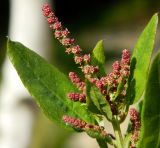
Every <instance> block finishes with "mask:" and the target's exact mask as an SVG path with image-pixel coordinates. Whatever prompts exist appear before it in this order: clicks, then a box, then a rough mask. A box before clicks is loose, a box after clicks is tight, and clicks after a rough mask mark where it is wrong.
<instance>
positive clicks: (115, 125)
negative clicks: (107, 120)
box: [112, 117, 123, 148]
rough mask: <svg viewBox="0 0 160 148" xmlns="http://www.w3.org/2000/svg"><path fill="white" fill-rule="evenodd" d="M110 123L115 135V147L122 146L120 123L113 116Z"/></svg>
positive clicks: (119, 147) (121, 147) (120, 147)
mask: <svg viewBox="0 0 160 148" xmlns="http://www.w3.org/2000/svg"><path fill="white" fill-rule="evenodd" d="M112 125H113V129H114V133H115V137H116V145H117V148H123V137H122V133H121V129H120V123H119V122H118V120H117V119H116V118H115V117H113V120H112Z"/></svg>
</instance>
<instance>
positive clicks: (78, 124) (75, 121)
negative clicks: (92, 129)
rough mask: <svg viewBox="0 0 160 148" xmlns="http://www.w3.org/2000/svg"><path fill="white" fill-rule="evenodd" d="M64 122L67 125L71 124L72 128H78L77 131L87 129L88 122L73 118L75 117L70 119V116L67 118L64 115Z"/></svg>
mask: <svg viewBox="0 0 160 148" xmlns="http://www.w3.org/2000/svg"><path fill="white" fill-rule="evenodd" d="M63 121H64V122H65V123H66V124H69V125H70V126H72V127H74V128H76V129H81V130H82V131H83V129H84V128H85V126H86V124H87V123H86V122H84V121H82V120H80V119H76V118H73V117H70V116H66V115H64V116H63Z"/></svg>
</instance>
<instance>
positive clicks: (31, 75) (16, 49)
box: [7, 40, 95, 127]
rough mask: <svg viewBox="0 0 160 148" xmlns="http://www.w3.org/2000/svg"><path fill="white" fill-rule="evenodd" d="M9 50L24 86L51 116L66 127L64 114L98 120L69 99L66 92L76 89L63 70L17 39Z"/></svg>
mask: <svg viewBox="0 0 160 148" xmlns="http://www.w3.org/2000/svg"><path fill="white" fill-rule="evenodd" d="M7 51H8V56H9V58H10V60H11V62H12V64H13V65H14V67H15V69H16V70H17V72H18V74H19V76H20V78H21V80H22V82H23V84H24V86H25V87H26V88H27V89H28V91H29V92H30V94H31V95H32V96H33V97H34V98H35V100H36V102H37V104H38V105H39V106H40V107H41V109H42V110H43V112H44V113H45V114H46V116H48V118H50V119H51V120H52V121H56V122H57V123H58V124H59V125H61V126H65V127H67V126H66V124H65V123H64V122H63V121H62V116H63V115H68V116H72V117H75V118H80V119H82V120H84V121H85V122H89V123H91V124H94V122H95V120H94V118H93V116H92V114H91V113H90V112H89V111H88V110H87V109H86V106H85V105H82V104H81V103H79V102H72V101H71V100H69V99H67V97H66V95H67V93H68V92H75V91H77V89H76V88H75V87H74V86H73V84H72V83H71V82H70V81H69V80H68V78H67V77H66V76H65V75H64V74H63V73H61V72H60V71H59V70H58V69H57V68H55V67H54V66H52V65H50V64H48V63H47V62H46V61H45V60H44V59H43V58H42V57H40V56H39V55H38V54H36V53H35V52H33V51H31V50H30V49H28V48H26V47H24V46H23V45H22V44H20V43H18V42H12V41H10V40H9V41H8V49H7Z"/></svg>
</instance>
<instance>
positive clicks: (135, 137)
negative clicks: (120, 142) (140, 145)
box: [129, 108, 141, 148]
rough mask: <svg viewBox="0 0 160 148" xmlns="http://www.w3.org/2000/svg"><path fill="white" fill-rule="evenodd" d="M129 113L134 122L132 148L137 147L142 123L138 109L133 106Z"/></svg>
mask: <svg viewBox="0 0 160 148" xmlns="http://www.w3.org/2000/svg"><path fill="white" fill-rule="evenodd" d="M129 114H130V120H131V122H132V127H133V130H132V136H131V146H130V148H135V147H136V142H137V141H138V138H139V132H140V127H141V123H140V118H139V115H138V112H137V111H136V109H135V108H131V109H130V110H129Z"/></svg>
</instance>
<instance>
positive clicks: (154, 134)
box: [138, 52, 160, 148]
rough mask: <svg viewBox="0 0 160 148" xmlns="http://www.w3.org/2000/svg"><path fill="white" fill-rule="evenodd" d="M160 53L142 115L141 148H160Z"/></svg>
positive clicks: (149, 83)
mask: <svg viewBox="0 0 160 148" xmlns="http://www.w3.org/2000/svg"><path fill="white" fill-rule="evenodd" d="M159 102H160V52H159V53H158V54H157V56H156V57H155V59H154V61H153V63H152V66H151V69H150V72H149V78H148V81H147V86H146V90H145V96H144V100H143V107H142V114H141V122H142V123H141V124H142V127H141V136H140V138H141V139H140V142H139V143H138V145H139V148H143V147H144V148H151V147H153V148H159V147H160V106H159Z"/></svg>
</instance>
